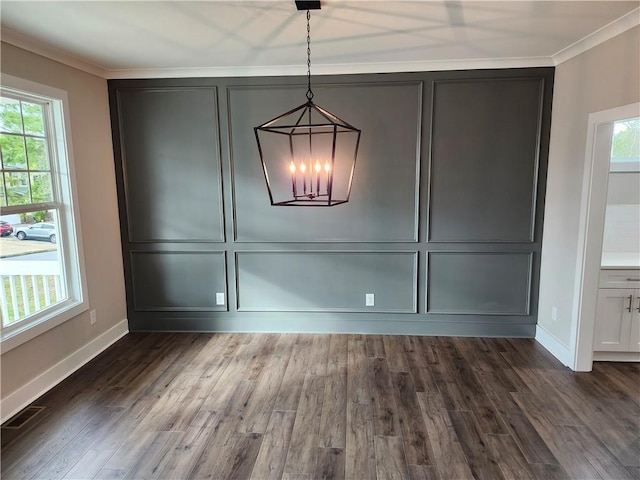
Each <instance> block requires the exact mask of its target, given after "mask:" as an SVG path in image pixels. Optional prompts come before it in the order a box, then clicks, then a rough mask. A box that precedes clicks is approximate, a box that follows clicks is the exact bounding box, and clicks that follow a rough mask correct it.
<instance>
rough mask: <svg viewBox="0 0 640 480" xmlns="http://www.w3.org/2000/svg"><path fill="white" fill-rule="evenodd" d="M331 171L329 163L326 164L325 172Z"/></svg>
mask: <svg viewBox="0 0 640 480" xmlns="http://www.w3.org/2000/svg"><path fill="white" fill-rule="evenodd" d="M329 170H331V165H329V162H326V163H325V164H324V171H325V172H327V173H329Z"/></svg>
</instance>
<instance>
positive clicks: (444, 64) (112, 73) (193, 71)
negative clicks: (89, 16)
mask: <svg viewBox="0 0 640 480" xmlns="http://www.w3.org/2000/svg"><path fill="white" fill-rule="evenodd" d="M552 66H553V60H552V59H551V57H522V58H480V59H461V60H429V61H419V62H385V63H349V64H333V65H326V64H314V65H313V74H314V75H340V74H357V73H396V72H428V71H436V70H475V69H477V70H486V69H495V68H525V67H552ZM306 73H307V71H306V67H304V66H303V65H274V66H246V67H202V68H157V69H153V68H151V69H131V70H108V71H107V76H106V78H107V79H132V78H184V77H270V76H294V75H306Z"/></svg>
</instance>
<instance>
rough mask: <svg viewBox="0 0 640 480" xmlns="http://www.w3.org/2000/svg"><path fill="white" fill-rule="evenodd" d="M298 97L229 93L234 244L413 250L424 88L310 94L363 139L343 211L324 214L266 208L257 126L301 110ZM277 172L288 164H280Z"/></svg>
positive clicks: (293, 91) (286, 92)
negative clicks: (408, 245) (408, 246)
mask: <svg viewBox="0 0 640 480" xmlns="http://www.w3.org/2000/svg"><path fill="white" fill-rule="evenodd" d="M304 91H305V90H304V89H302V88H291V87H289V88H276V87H251V88H232V89H230V90H229V106H230V123H231V158H232V161H233V174H234V192H235V195H234V205H235V209H236V210H235V214H236V217H235V220H236V237H237V240H238V241H241V242H315V241H322V242H337V241H342V242H415V241H417V220H418V214H417V209H418V201H417V200H418V196H417V192H418V178H419V176H418V162H419V159H420V153H419V152H420V141H419V134H420V125H421V106H422V102H421V98H422V97H421V92H422V84H421V83H418V82H412V83H391V82H389V83H385V82H381V83H379V84H370V83H366V84H349V85H340V86H333V87H323V86H322V85H317V86H314V93H315V97H314V100H317V103H318V104H319V105H321V106H322V107H324V108H326V109H327V110H329V111H330V112H332V113H334V114H335V115H338V116H339V117H341V118H343V119H344V120H346V121H347V122H349V123H350V124H352V125H354V126H356V127H358V128H360V129H362V131H363V132H365V133H364V134H363V135H362V136H361V139H360V148H359V151H358V158H357V162H356V167H355V174H354V180H353V186H352V190H351V198H350V200H349V203H346V204H343V205H338V206H335V207H330V208H312V209H310V208H307V209H306V210H305V211H304V214H303V215H301V214H300V211H299V210H298V209H296V208H291V207H272V206H271V205H270V204H269V197H268V194H267V188H266V186H265V181H264V174H263V172H262V168H261V165H260V157H259V156H258V150H257V147H256V142H255V138H254V134H253V128H252V127H254V126H256V125H260V124H261V123H263V122H265V121H267V120H269V119H271V118H273V117H275V116H276V115H278V114H279V113H282V112H284V111H286V110H288V109H290V108H294V107H296V106H297V105H299V104H300V103H303V100H304V99H305V98H304ZM282 169H283V171H285V172H287V173H288V171H289V160H287V159H283V162H282Z"/></svg>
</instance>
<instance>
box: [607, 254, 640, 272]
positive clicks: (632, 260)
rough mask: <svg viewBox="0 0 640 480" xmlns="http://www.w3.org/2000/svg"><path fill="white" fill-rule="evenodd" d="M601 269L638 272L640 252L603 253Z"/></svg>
mask: <svg viewBox="0 0 640 480" xmlns="http://www.w3.org/2000/svg"><path fill="white" fill-rule="evenodd" d="M600 268H602V269H603V270H627V269H629V270H638V269H640V252H639V253H634V252H622V253H613V252H603V253H602V262H601V264H600Z"/></svg>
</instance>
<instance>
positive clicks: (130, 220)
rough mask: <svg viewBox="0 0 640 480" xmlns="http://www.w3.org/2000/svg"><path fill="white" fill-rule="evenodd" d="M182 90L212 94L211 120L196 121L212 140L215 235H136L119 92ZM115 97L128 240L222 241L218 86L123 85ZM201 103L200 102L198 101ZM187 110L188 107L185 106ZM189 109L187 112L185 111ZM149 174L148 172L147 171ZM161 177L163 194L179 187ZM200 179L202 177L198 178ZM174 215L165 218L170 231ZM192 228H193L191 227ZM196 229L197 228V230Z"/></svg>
mask: <svg viewBox="0 0 640 480" xmlns="http://www.w3.org/2000/svg"><path fill="white" fill-rule="evenodd" d="M185 92H198V93H201V92H206V93H211V95H212V97H211V100H212V110H211V113H212V117H213V120H214V124H212V125H199V127H200V128H204V129H205V130H207V131H209V132H210V133H211V134H213V138H212V140H213V144H212V145H211V148H210V149H209V151H210V152H211V154H212V155H213V160H214V162H213V164H212V167H213V168H212V169H211V171H212V172H217V175H218V179H219V180H216V179H215V178H214V179H209V181H210V182H211V183H210V185H211V187H210V188H211V189H213V190H214V191H215V198H216V199H217V203H218V205H219V210H218V211H217V212H213V214H214V215H217V216H218V222H217V230H218V232H217V235H213V236H209V237H203V236H198V237H195V236H194V237H187V238H183V237H179V236H160V237H158V236H142V235H140V233H138V235H136V234H135V233H134V232H135V231H136V224H135V222H136V218H135V217H136V215H137V214H136V203H137V202H135V201H132V197H134V196H137V195H138V194H137V193H134V192H132V191H131V186H130V185H129V177H130V175H129V173H128V172H129V169H130V168H131V167H130V162H128V159H127V153H126V150H125V145H126V142H127V141H128V139H129V135H127V134H126V133H125V126H126V123H125V118H123V115H124V112H125V111H126V110H127V106H126V105H123V101H122V96H123V94H130V93H139V94H150V93H151V94H162V93H166V94H176V93H185ZM116 101H117V105H118V125H119V132H118V133H119V137H120V142H121V148H120V157H121V163H122V171H123V179H124V184H123V193H124V202H125V204H126V206H127V212H129V214H128V215H127V222H126V225H127V229H126V233H127V236H128V241H129V243H131V244H137V243H139V244H144V243H162V242H166V243H209V242H215V243H224V242H225V221H224V198H223V182H222V162H221V145H220V120H219V119H220V114H219V102H218V90H217V88H216V87H214V86H209V87H205V86H200V87H198V86H191V87H180V88H175V87H173V88H136V87H127V88H120V89H118V90H117V91H116ZM200 106H202V105H200ZM186 110H188V109H186ZM134 113H138V114H140V112H139V111H137V112H134ZM189 113H191V112H189ZM186 167H188V166H185V167H183V168H178V170H182V171H184V172H188V168H186ZM150 176H151V175H150ZM164 180H165V189H164V191H165V193H166V195H167V197H169V196H171V195H174V194H175V191H176V190H178V191H179V187H177V188H176V190H174V189H172V186H171V185H170V183H169V182H167V181H166V179H164ZM196 180H197V178H194V179H193V182H194V185H195V181H196ZM201 181H202V180H201ZM139 188H140V185H137V187H136V189H139ZM175 217H176V216H174V218H172V219H167V220H168V221H169V220H171V221H173V222H175V223H176V230H174V231H172V233H174V232H175V233H178V232H179V231H180V230H178V228H179V227H178V224H179V223H180V218H175ZM141 219H142V220H144V215H143V214H140V215H138V220H141ZM165 230H168V229H167V228H165ZM194 230H195V229H194ZM199 232H200V231H199Z"/></svg>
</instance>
